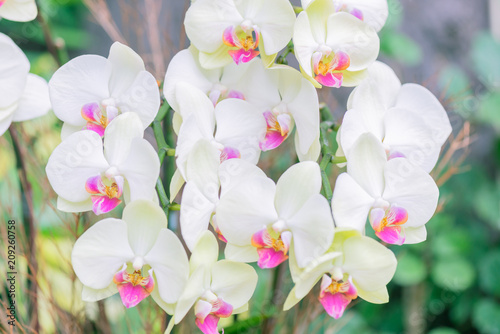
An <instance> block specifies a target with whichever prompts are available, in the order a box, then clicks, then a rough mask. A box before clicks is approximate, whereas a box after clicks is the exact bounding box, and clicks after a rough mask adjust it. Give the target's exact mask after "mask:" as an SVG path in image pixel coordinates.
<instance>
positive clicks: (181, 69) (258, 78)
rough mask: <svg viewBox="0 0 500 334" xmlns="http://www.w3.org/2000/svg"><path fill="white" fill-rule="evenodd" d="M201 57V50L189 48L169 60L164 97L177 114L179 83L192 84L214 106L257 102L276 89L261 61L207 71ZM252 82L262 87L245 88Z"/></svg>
mask: <svg viewBox="0 0 500 334" xmlns="http://www.w3.org/2000/svg"><path fill="white" fill-rule="evenodd" d="M198 54H199V52H198V50H196V49H195V48H193V47H190V48H189V49H185V50H182V51H180V52H179V53H177V54H176V55H175V56H174V57H173V58H172V60H171V61H170V64H169V66H168V69H167V73H166V75H165V81H164V84H163V94H164V95H165V98H166V100H167V102H168V103H169V105H170V106H171V107H172V109H174V110H175V111H178V110H179V104H178V102H177V100H176V94H175V87H176V86H177V85H178V83H180V82H186V83H189V84H191V85H193V86H194V87H196V88H198V89H199V90H201V91H202V92H204V93H205V94H207V96H208V97H209V98H210V100H211V101H212V103H213V104H214V106H215V105H216V104H217V102H219V101H222V100H224V99H226V98H239V99H242V100H247V101H248V100H250V101H251V102H253V101H254V100H255V101H258V100H259V98H260V97H261V96H262V95H264V94H265V93H266V92H267V91H268V90H269V89H273V88H274V82H271V81H270V80H269V79H268V76H267V75H266V71H265V68H264V66H263V65H262V62H260V61H258V60H257V59H255V60H252V61H249V62H248V63H244V64H240V65H236V64H234V63H230V64H228V65H226V66H224V67H221V68H215V69H210V70H207V69H204V68H202V67H201V65H200V63H199V61H198ZM249 79H251V80H252V82H258V83H259V84H258V85H245V83H246V82H247V81H248V80H249Z"/></svg>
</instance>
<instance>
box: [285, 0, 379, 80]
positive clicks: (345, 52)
mask: <svg viewBox="0 0 500 334" xmlns="http://www.w3.org/2000/svg"><path fill="white" fill-rule="evenodd" d="M293 42H294V46H295V55H296V57H297V60H298V61H299V64H300V66H301V69H302V71H303V73H304V75H305V76H306V77H307V78H308V79H310V80H311V82H312V83H313V84H314V85H315V86H316V87H318V88H320V87H321V85H324V86H328V87H337V88H338V87H340V86H346V87H351V86H356V85H358V84H359V83H360V82H361V80H362V79H363V78H364V76H365V72H366V68H367V67H368V66H369V65H370V64H372V63H373V62H374V61H375V59H376V58H377V56H378V52H379V47H380V45H379V44H380V43H379V38H378V36H377V32H376V31H375V29H373V28H372V27H370V26H369V25H368V24H367V23H365V22H363V21H362V20H359V19H358V18H356V17H355V16H353V15H351V14H349V13H345V12H338V10H337V8H336V5H335V3H334V2H333V1H332V0H314V1H312V2H311V3H310V4H309V5H308V6H307V7H306V9H305V10H304V11H303V12H301V13H300V14H299V16H298V17H297V22H296V23H295V27H294V33H293Z"/></svg>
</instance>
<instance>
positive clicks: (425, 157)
mask: <svg viewBox="0 0 500 334" xmlns="http://www.w3.org/2000/svg"><path fill="white" fill-rule="evenodd" d="M384 124H385V138H384V144H385V145H388V146H389V147H390V149H391V152H398V153H400V154H402V155H403V156H404V157H406V158H407V159H408V160H410V161H411V162H412V163H414V164H415V165H417V166H420V167H422V168H423V169H424V170H425V171H426V172H430V171H431V170H432V169H433V168H434V166H435V164H436V162H437V159H438V156H439V152H440V151H441V144H442V143H441V142H436V141H434V140H433V139H432V136H433V133H432V128H431V127H429V125H428V124H427V123H426V122H425V120H424V119H423V118H422V116H421V115H420V114H418V113H416V112H412V111H410V110H407V109H402V108H392V109H389V110H388V111H387V113H386V116H385V119H384Z"/></svg>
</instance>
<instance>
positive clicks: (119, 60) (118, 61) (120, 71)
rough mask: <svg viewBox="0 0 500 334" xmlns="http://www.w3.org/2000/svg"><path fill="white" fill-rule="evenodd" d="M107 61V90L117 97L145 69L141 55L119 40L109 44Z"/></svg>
mask: <svg viewBox="0 0 500 334" xmlns="http://www.w3.org/2000/svg"><path fill="white" fill-rule="evenodd" d="M108 61H109V64H110V65H111V76H110V78H109V92H110V96H112V97H119V96H120V95H122V94H123V93H124V92H125V91H127V90H128V89H129V88H130V86H131V85H132V83H133V82H134V81H135V79H136V77H137V75H138V74H139V73H140V72H141V71H145V69H146V68H145V67H144V62H143V61H142V59H141V57H140V56H139V55H138V54H137V53H135V52H134V50H132V49H131V48H130V47H128V46H126V45H124V44H122V43H120V42H114V43H113V45H111V48H110V49H109V56H108ZM155 83H156V80H155ZM157 87H158V86H157ZM147 125H149V124H147ZM147 125H146V126H147Z"/></svg>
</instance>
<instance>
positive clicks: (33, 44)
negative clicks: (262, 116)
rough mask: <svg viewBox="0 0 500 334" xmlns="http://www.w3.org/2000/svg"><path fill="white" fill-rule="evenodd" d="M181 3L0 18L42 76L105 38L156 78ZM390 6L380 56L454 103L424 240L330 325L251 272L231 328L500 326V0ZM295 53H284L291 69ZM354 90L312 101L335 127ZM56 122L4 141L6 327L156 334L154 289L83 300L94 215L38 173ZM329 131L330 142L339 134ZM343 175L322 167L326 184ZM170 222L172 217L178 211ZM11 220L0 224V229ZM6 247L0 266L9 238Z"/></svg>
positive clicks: (59, 5) (189, 324)
mask: <svg viewBox="0 0 500 334" xmlns="http://www.w3.org/2000/svg"><path fill="white" fill-rule="evenodd" d="M189 3H190V2H189V0H185V1H184V0H163V1H160V0H115V1H108V2H106V0H40V1H39V2H38V4H39V11H40V15H39V17H38V18H37V20H35V21H32V22H28V23H15V22H9V21H6V20H1V21H0V32H2V33H5V34H7V35H9V36H10V37H11V38H12V39H13V40H14V41H15V42H16V43H17V44H18V45H19V46H20V47H21V48H22V50H23V51H24V52H25V53H26V54H27V55H28V57H29V59H30V62H31V72H33V73H36V74H38V75H41V76H43V77H44V78H46V79H47V80H48V79H50V77H51V75H52V74H53V73H54V71H55V70H56V69H57V68H58V66H59V65H60V64H62V63H64V62H66V61H68V60H69V59H71V58H73V57H75V56H78V55H81V54H88V53H94V54H99V55H102V56H105V57H106V56H107V55H108V52H109V47H110V45H111V43H112V42H113V41H115V40H118V41H121V42H123V43H126V44H128V45H129V46H131V47H132V48H133V49H135V50H136V51H137V52H138V53H140V54H141V56H142V57H143V59H144V60H145V62H146V65H147V68H148V69H149V70H150V71H151V72H152V73H153V74H154V75H155V76H156V78H157V80H159V81H162V80H163V77H164V74H165V70H166V68H167V66H168V63H169V60H170V59H171V57H172V56H173V55H175V53H176V52H178V51H179V50H181V49H183V48H185V47H187V46H188V45H189V44H188V43H189V41H188V40H187V38H186V36H185V33H184V30H183V26H182V21H183V18H184V13H185V11H186V9H187V8H188V6H189ZM294 3H295V4H296V5H297V4H298V3H297V2H295V1H294ZM389 8H390V10H389V11H390V15H389V20H388V22H387V24H386V26H385V28H384V29H383V30H382V31H381V32H380V38H381V54H380V60H382V61H384V62H387V63H388V64H389V65H391V66H392V67H393V68H394V69H395V71H396V73H397V74H398V76H399V77H400V79H401V81H402V82H403V83H407V82H414V83H419V84H422V85H424V86H425V87H427V88H429V89H430V90H431V91H432V92H433V93H434V94H435V95H436V96H437V97H438V98H439V99H440V100H441V102H442V103H443V105H444V106H445V108H446V109H447V111H448V112H449V117H450V120H451V123H452V125H453V128H454V133H453V135H452V138H450V141H449V143H448V144H447V145H446V147H445V149H444V152H443V154H442V159H441V162H440V163H439V164H438V166H437V167H436V169H435V170H434V171H433V176H434V177H435V179H436V180H437V183H438V184H439V185H440V188H441V197H440V205H439V208H438V213H437V214H436V215H435V216H434V218H432V220H431V221H430V222H429V223H428V224H427V227H428V240H427V241H426V242H424V243H422V244H418V245H405V246H403V247H392V250H393V251H394V252H395V253H396V255H397V257H398V261H399V263H398V269H397V272H396V275H395V277H394V279H393V281H392V282H391V283H390V284H389V286H388V288H389V294H390V298H391V299H390V302H389V303H388V304H384V305H373V304H369V303H367V302H364V301H362V300H359V299H358V300H357V301H356V302H355V303H353V304H355V305H354V307H353V308H350V309H349V310H348V311H347V312H346V313H345V314H344V316H343V317H342V318H341V319H339V320H333V319H332V318H330V317H328V316H327V315H326V314H325V313H324V312H320V311H321V309H318V308H317V305H318V304H319V303H318V302H317V298H316V295H317V294H314V295H313V294H310V295H309V296H308V297H307V298H306V299H305V300H304V301H303V302H302V303H301V304H300V305H298V306H296V307H295V308H293V309H292V310H290V311H289V312H286V313H284V312H281V311H280V307H281V305H282V303H283V302H284V299H285V298H286V294H287V293H288V291H289V290H290V288H291V286H292V283H291V280H290V277H289V274H288V273H287V268H286V266H281V267H279V268H278V269H277V270H275V271H269V270H268V271H263V270H258V272H259V276H260V280H259V285H258V288H257V291H256V293H255V296H254V298H253V299H252V302H251V307H250V310H249V312H247V313H245V314H242V315H240V316H238V317H233V318H230V319H227V320H225V321H224V322H223V325H225V333H226V334H229V333H292V332H293V333H299V334H301V333H332V334H333V333H342V334H348V333H387V334H396V333H410V334H419V333H432V334H455V333H481V334H495V333H500V173H499V172H500V168H499V166H500V20H499V19H498V18H499V17H500V0H474V1H470V0H439V1H432V0H421V1H413V0H390V1H389ZM292 58H293V56H292V55H289V56H288V59H289V60H290V64H292V65H293V64H294V62H293V59H292ZM350 91H351V89H347V88H341V89H338V90H334V89H323V90H322V91H321V92H320V100H321V102H324V103H326V105H327V106H328V107H329V109H330V110H331V112H332V114H333V116H334V118H335V120H336V122H338V123H340V122H341V119H342V115H343V113H344V112H345V104H346V101H347V97H348V94H349V93H350ZM60 128H61V123H60V122H59V121H58V120H57V119H56V117H55V116H54V115H53V114H52V113H49V114H48V115H46V116H44V117H43V118H39V119H36V120H33V121H28V122H24V123H22V124H20V123H18V124H15V125H14V126H13V131H12V133H13V134H14V135H10V134H9V133H6V134H4V135H3V136H2V137H0V219H1V220H2V222H7V221H8V220H11V219H13V220H15V221H16V224H17V227H18V234H17V242H18V245H19V248H18V249H19V250H18V252H17V264H18V270H19V271H20V274H19V275H18V281H17V286H16V289H17V292H18V293H17V294H16V305H17V321H18V322H17V326H16V330H15V331H14V332H16V331H17V332H19V333H34V332H35V333H36V332H39V333H160V332H161V331H162V329H163V328H164V327H165V325H166V322H167V321H168V319H167V317H165V315H164V313H163V312H162V311H161V310H160V309H159V308H158V307H157V306H156V305H155V304H154V302H153V301H152V300H151V298H148V299H146V300H145V301H144V302H142V303H141V304H140V305H139V307H136V308H133V309H130V310H126V309H125V308H124V307H123V306H122V305H121V301H120V299H119V297H118V296H116V295H115V296H114V297H112V298H109V299H107V300H106V301H105V302H99V303H84V302H82V301H81V298H80V295H81V284H80V283H79V282H78V279H77V278H76V276H75V275H74V273H73V271H72V268H71V263H70V255H71V249H72V245H73V244H74V242H75V240H76V238H77V237H78V236H79V235H81V234H82V233H83V231H84V230H85V229H86V228H88V227H89V226H90V225H91V224H92V223H93V222H95V221H96V218H95V216H94V215H93V214H92V215H91V214H84V215H81V214H80V215H71V214H64V213H61V212H58V211H57V210H56V209H55V203H56V202H55V201H56V196H55V193H54V192H53V191H52V189H51V187H50V185H49V184H48V181H47V179H46V176H45V171H44V168H45V164H46V162H47V159H48V157H49V155H50V153H51V152H52V150H53V149H54V148H55V147H56V146H57V145H58V143H59V142H60ZM329 136H330V138H329V139H330V141H331V145H332V147H333V148H335V146H336V144H335V140H334V138H335V133H334V132H330V133H329ZM15 142H17V143H18V150H17V151H16V150H14V149H13V144H14V143H15ZM293 152H294V150H293V144H292V143H291V140H288V141H287V142H286V143H285V145H282V147H280V148H279V152H278V153H280V154H276V153H275V152H273V154H269V153H268V154H264V155H263V160H262V162H261V163H260V166H261V167H263V168H265V170H266V171H267V172H268V175H270V176H271V177H273V178H274V179H277V178H278V177H279V175H280V174H281V173H282V172H283V171H284V170H285V169H286V168H287V167H289V166H290V165H291V164H292V163H294V162H295V160H296V157H295V156H294V155H293V154H294V153H293ZM167 159H171V160H172V159H173V158H172V157H167ZM172 162H173V161H170V162H169V164H170V166H171V164H172ZM165 172H166V175H168V174H169V173H171V172H173V170H172V171H168V170H167V171H165ZM339 172H341V170H339V169H337V168H336V167H332V168H331V181H332V184H334V180H335V177H336V175H338V173H339ZM21 189H23V191H21ZM115 214H116V213H115ZM117 214H118V216H119V215H120V213H117ZM169 218H170V219H171V220H173V221H175V219H176V218H177V216H176V212H173V213H172V214H171V216H170V217H169ZM30 222H31V224H30ZM6 226H7V224H6V223H5V224H4V223H2V224H1V225H0V234H1V235H2V236H6V234H7V232H6ZM174 226H175V224H174ZM1 243H2V244H1V245H0V248H1V249H0V254H1V257H2V261H1V263H0V267H1V269H2V273H4V272H6V271H7V270H6V269H7V268H6V256H7V254H6V251H7V246H6V237H2V240H1ZM4 260H5V261H4ZM2 284H3V285H2V288H1V289H0V303H1V304H2V307H1V308H0V330H1V331H2V332H9V331H11V330H12V327H10V326H8V324H7V322H6V319H7V317H6V314H5V312H6V305H8V302H9V301H8V299H7V293H6V292H7V290H8V288H7V285H6V283H5V280H2ZM315 293H317V292H315ZM4 306H5V307H4ZM193 324H194V319H193V316H192V315H191V316H190V317H187V318H186V319H185V320H184V321H183V322H182V323H181V325H180V326H179V327H177V329H176V332H177V333H195V332H199V331H198V330H197V329H195V328H194V325H193Z"/></svg>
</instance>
